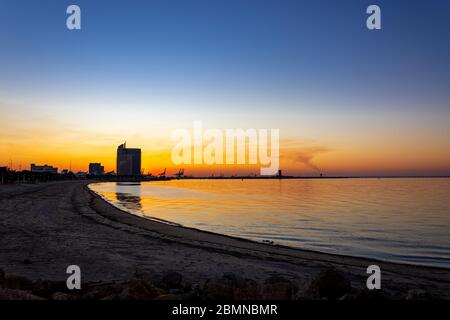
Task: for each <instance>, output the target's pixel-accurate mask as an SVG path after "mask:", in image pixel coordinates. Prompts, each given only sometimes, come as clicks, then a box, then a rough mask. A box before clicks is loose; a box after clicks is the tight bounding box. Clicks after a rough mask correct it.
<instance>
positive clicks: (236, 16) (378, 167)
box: [0, 0, 450, 176]
mask: <svg viewBox="0 0 450 320" xmlns="http://www.w3.org/2000/svg"><path fill="white" fill-rule="evenodd" d="M71 4H77V5H78V6H79V7H80V8H81V30H68V29H67V28H66V19H67V17H68V15H67V14H66V8H67V7H68V6H69V5H71ZM371 4H377V5H378V6H379V7H380V8H381V25H382V29H381V30H368V29H367V27H366V19H367V17H368V15H367V14H366V8H367V7H368V6H369V5H371ZM449 21H450V2H449V1H446V0H433V1H406V0H390V1H364V0H342V1H323V0H319V1H317V0H316V1H312V0H309V1H300V0H297V1H287V0H283V1H275V0H273V1H272V0H270V1H269V0H240V1H237V0H226V1H225V0H223V1H222V0H220V1H219V0H214V1H211V0H210V1H206V0H205V1H199V0H189V1H182V0H179V1H175V0H161V1H159V0H158V1H139V0H134V1H122V0H118V1H113V0H109V1H103V0H96V1H92V0H90V1H80V0H71V1H64V0H43V1H41V0H39V1H31V0H29V1H25V0H0V166H1V165H6V166H9V165H10V164H12V167H13V168H14V169H16V170H18V169H27V168H29V165H30V163H36V164H51V165H54V166H57V167H58V168H59V169H60V170H61V169H64V168H69V166H70V167H71V169H72V170H73V171H87V168H88V164H89V162H101V163H103V164H104V165H105V166H106V169H107V170H108V171H109V170H115V154H116V148H117V146H118V145H119V144H121V143H123V142H124V141H127V145H128V146H130V147H140V148H142V153H143V159H142V167H143V168H144V171H145V172H152V173H158V172H161V171H162V170H163V169H164V168H168V170H169V172H170V171H178V168H179V167H180V166H176V165H174V164H173V163H172V162H171V158H170V152H171V148H172V147H173V144H174V143H173V141H171V140H170V135H171V132H172V131H173V130H175V129H180V128H186V129H192V127H193V122H194V121H196V120H200V121H202V123H203V125H204V127H205V128H218V129H226V128H244V129H247V128H256V129H272V128H276V129H279V130H280V161H281V169H283V172H285V173H287V174H295V175H316V174H317V173H318V171H320V172H323V173H325V174H327V175H350V176H357V175H450V90H449V89H450V24H449V23H448V22H449ZM186 171H187V172H186V173H191V174H204V175H209V174H212V173H215V174H220V173H225V174H233V173H244V172H245V173H250V172H254V171H255V168H253V167H248V166H221V167H218V166H206V165H197V166H187V167H186Z"/></svg>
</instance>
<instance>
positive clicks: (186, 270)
mask: <svg viewBox="0 0 450 320" xmlns="http://www.w3.org/2000/svg"><path fill="white" fill-rule="evenodd" d="M89 183H90V182H89V181H76V182H74V181H67V182H50V183H43V184H37V185H2V186H0V221H1V222H0V243H1V248H0V269H2V270H3V271H4V272H5V274H7V275H8V274H14V275H19V276H23V277H27V278H29V279H32V280H37V279H47V280H65V279H66V277H67V275H66V273H65V271H66V268H67V266H69V265H74V264H75V265H79V266H80V267H81V270H82V281H85V282H121V281H127V280H128V279H129V278H130V276H131V275H132V274H133V273H134V272H135V271H136V270H140V271H144V272H151V273H163V272H167V271H168V270H171V271H175V272H178V273H180V274H182V275H183V277H184V278H185V279H187V280H188V281H190V282H191V283H193V284H194V285H196V284H198V285H202V284H203V283H204V282H205V281H207V280H208V279H212V278H220V277H222V276H223V275H224V274H229V273H232V274H237V275H239V276H240V277H244V278H249V279H253V280H255V281H258V282H263V281H265V280H266V279H267V278H269V277H271V276H282V277H284V278H286V279H289V281H292V282H293V283H295V284H296V285H297V286H298V287H299V288H302V287H304V286H306V285H307V284H308V283H309V282H310V281H311V280H312V279H313V278H314V277H315V276H317V275H318V274H319V273H320V272H321V271H322V270H324V269H327V268H334V269H336V270H338V271H340V272H342V274H345V276H346V277H347V278H348V279H349V280H350V282H351V285H352V287H354V288H360V289H363V288H365V287H366V279H367V276H368V275H367V274H366V268H367V267H368V266H369V265H372V264H377V265H379V266H380V268H381V271H382V290H383V292H385V293H387V294H389V295H391V296H392V297H394V298H401V297H402V296H404V295H406V294H407V292H408V291H410V290H424V291H426V292H428V293H430V294H433V295H435V296H439V297H442V298H445V299H449V298H450V270H448V269H443V268H442V269H441V268H434V267H422V266H412V265H403V264H395V263H387V262H380V261H375V260H370V259H362V258H354V257H346V256H337V255H330V254H324V253H318V252H312V251H306V250H299V249H292V248H287V247H282V246H275V245H270V244H264V243H257V242H252V241H248V240H243V239H237V238H232V237H228V236H223V235H218V234H213V233H208V232H203V231H199V230H195V229H189V228H184V227H178V226H174V225H168V224H164V223H160V222H157V221H152V220H148V219H144V218H141V217H138V216H134V215H131V214H129V213H126V212H123V211H121V210H119V209H117V208H115V207H113V206H112V205H110V204H109V203H107V202H105V201H104V200H103V199H101V198H100V197H99V196H97V195H96V194H95V193H93V192H92V191H90V190H89V188H88V187H87V186H88V184H89Z"/></svg>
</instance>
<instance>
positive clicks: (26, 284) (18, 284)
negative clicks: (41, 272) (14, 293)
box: [2, 275, 33, 291]
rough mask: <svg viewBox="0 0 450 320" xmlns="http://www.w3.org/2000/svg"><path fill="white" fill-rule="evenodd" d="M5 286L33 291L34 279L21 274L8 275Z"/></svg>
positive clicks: (4, 281) (4, 282)
mask: <svg viewBox="0 0 450 320" xmlns="http://www.w3.org/2000/svg"><path fill="white" fill-rule="evenodd" d="M2 286H3V287H5V288H8V289H14V290H24V291H31V289H32V286H33V285H32V281H31V280H29V279H27V278H25V277H20V276H14V275H10V276H6V277H4V280H3V285H2Z"/></svg>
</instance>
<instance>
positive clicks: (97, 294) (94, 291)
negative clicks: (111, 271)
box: [81, 284, 123, 300]
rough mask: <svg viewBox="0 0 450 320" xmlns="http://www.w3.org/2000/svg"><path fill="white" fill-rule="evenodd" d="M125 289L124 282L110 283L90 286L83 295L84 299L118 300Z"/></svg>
mask: <svg viewBox="0 0 450 320" xmlns="http://www.w3.org/2000/svg"><path fill="white" fill-rule="evenodd" d="M122 291H123V285H122V284H115V285H114V284H108V285H97V286H88V287H87V289H86V293H85V294H83V295H82V297H81V299H83V300H117V299H119V297H120V294H121V293H122Z"/></svg>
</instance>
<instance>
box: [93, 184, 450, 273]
mask: <svg viewBox="0 0 450 320" xmlns="http://www.w3.org/2000/svg"><path fill="white" fill-rule="evenodd" d="M96 183H102V182H92V183H89V184H87V185H86V188H87V190H88V191H89V192H90V193H91V194H92V196H93V197H98V198H100V199H101V200H102V201H104V202H106V203H108V204H109V205H111V206H112V207H113V208H114V209H116V210H119V211H121V212H123V214H126V215H132V216H134V217H138V218H142V219H144V220H148V221H152V222H155V223H161V224H166V225H169V226H173V227H175V228H182V229H186V230H190V231H192V232H193V233H195V232H198V233H200V234H202V233H203V234H204V235H205V236H206V235H211V236H216V237H223V238H226V239H230V240H233V241H243V242H250V243H252V244H254V245H255V247H259V246H261V248H260V250H261V251H266V250H268V251H271V250H270V249H269V248H274V247H275V248H280V250H281V249H285V250H287V251H290V250H293V251H294V252H296V251H300V252H307V253H311V254H323V255H325V256H331V257H333V258H338V259H339V258H342V259H359V260H362V261H363V262H369V261H370V262H372V263H385V264H393V265H399V266H404V267H407V266H410V267H424V268H431V269H441V270H443V271H448V272H450V266H449V267H445V266H434V265H426V264H415V263H408V262H396V261H389V260H383V259H379V258H371V257H367V256H366V257H365V256H355V255H345V254H338V253H328V252H323V251H318V250H312V249H305V248H296V247H292V246H288V245H283V244H276V243H273V244H271V243H266V242H264V241H257V240H253V239H248V238H243V237H238V236H232V235H227V234H223V233H217V232H213V231H208V230H203V229H198V228H195V227H188V226H184V225H182V224H179V223H176V222H173V221H169V220H164V219H159V218H156V217H152V216H144V215H137V214H134V213H132V212H130V211H128V210H126V209H121V208H119V207H116V206H115V205H114V204H113V203H111V202H110V201H108V200H107V199H106V198H105V197H103V196H102V195H100V194H99V193H97V192H95V191H94V190H92V189H91V188H90V187H89V185H91V184H96ZM157 229H158V228H155V229H154V230H153V231H155V232H158V231H157ZM275 251H276V250H275Z"/></svg>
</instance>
